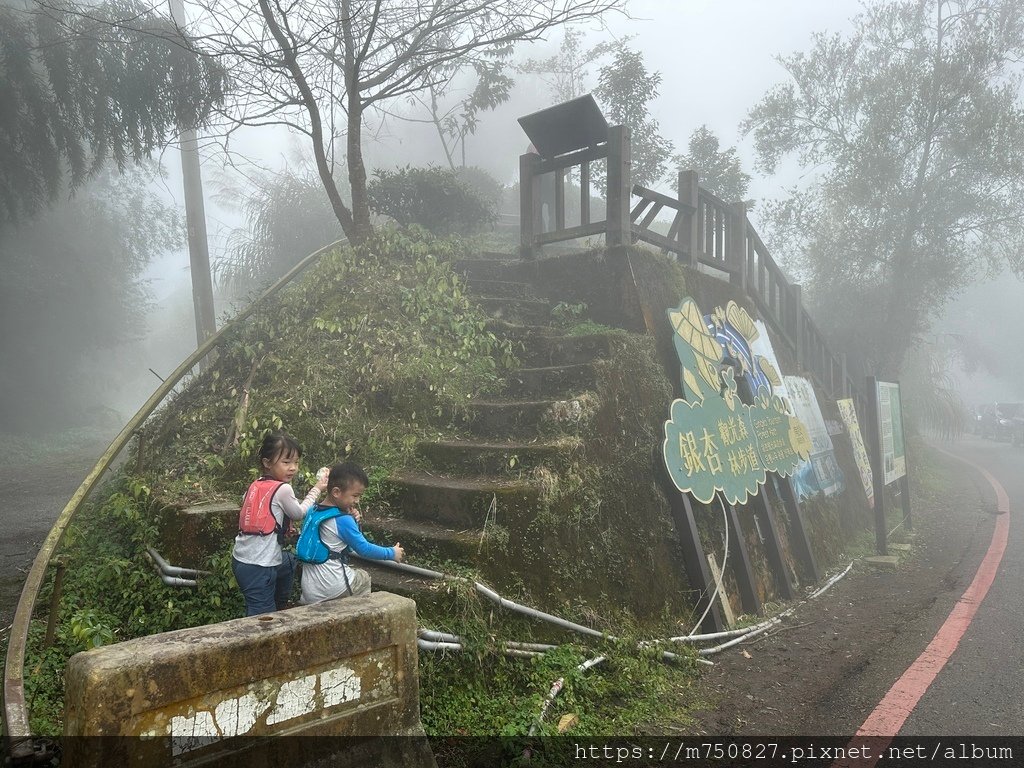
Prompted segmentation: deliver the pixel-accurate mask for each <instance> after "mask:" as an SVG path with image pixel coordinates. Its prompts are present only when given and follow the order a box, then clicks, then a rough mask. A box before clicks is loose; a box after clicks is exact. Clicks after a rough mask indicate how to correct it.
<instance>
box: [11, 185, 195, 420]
mask: <svg viewBox="0 0 1024 768" xmlns="http://www.w3.org/2000/svg"><path fill="white" fill-rule="evenodd" d="M155 178H156V172H155V171H154V170H153V169H152V168H151V167H148V166H135V167H133V168H131V169H127V170H126V172H125V174H124V175H118V174H116V173H113V172H110V171H100V172H99V174H98V175H97V176H96V177H95V178H94V179H93V180H92V181H90V182H88V183H86V185H85V187H84V188H83V189H82V190H81V192H80V194H78V195H76V196H75V197H74V198H72V199H70V200H68V201H66V202H64V203H62V204H59V205H57V206H54V207H53V208H51V209H49V210H47V211H45V212H43V213H41V214H39V215H38V216H37V217H36V218H35V219H33V220H32V221H31V222H25V223H22V224H19V225H16V226H10V227H6V228H4V229H2V230H0V264H2V265H3V270H4V278H3V281H2V282H0V305H2V306H3V308H4V326H5V332H4V333H3V334H2V335H0V357H2V358H3V359H4V360H5V361H6V364H5V365H4V366H3V368H2V369H0V402H3V410H2V414H0V429H6V430H12V431H19V430H28V429H33V430H36V431H39V430H43V429H47V428H53V429H56V428H67V427H69V426H72V425H75V424H80V423H86V422H88V421H89V419H90V415H89V413H88V412H87V408H88V404H89V403H95V402H97V401H100V400H103V401H106V402H109V398H110V393H111V392H113V391H116V389H117V375H116V373H115V372H114V371H110V370H106V369H104V368H103V367H102V366H99V365H96V364H95V363H94V361H93V357H94V355H95V354H96V352H98V351H101V350H111V349H114V348H116V347H117V346H118V345H120V344H123V343H124V342H126V341H128V340H130V339H132V338H133V337H138V336H140V335H141V334H142V333H143V331H144V316H143V313H144V311H145V308H146V303H147V298H148V297H147V291H146V289H145V286H144V285H142V284H140V282H139V278H140V275H141V274H142V271H143V270H144V268H145V266H146V264H147V263H148V262H149V261H150V259H151V258H152V257H153V256H155V255H156V254H158V253H161V252H163V251H167V250H170V249H173V248H176V247H179V246H180V245H181V239H182V234H183V230H184V227H183V225H182V223H181V221H180V218H179V217H178V215H177V213H176V211H175V210H174V209H172V208H170V207H168V206H167V205H165V204H164V203H163V202H162V201H161V200H160V199H159V198H157V197H156V196H154V195H153V194H152V193H151V192H150V191H149V184H150V183H151V182H152V181H154V180H155ZM101 395H102V397H101Z"/></svg>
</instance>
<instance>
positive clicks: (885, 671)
mask: <svg viewBox="0 0 1024 768" xmlns="http://www.w3.org/2000/svg"><path fill="white" fill-rule="evenodd" d="M935 456H936V461H938V462H939V463H940V465H941V470H942V471H943V472H944V473H947V477H949V478H951V479H952V486H953V488H952V490H948V491H947V492H945V493H941V494H938V493H936V492H935V491H929V490H927V489H925V490H923V491H921V492H919V493H918V494H917V496H916V497H914V496H912V499H913V504H914V510H915V512H914V525H915V531H914V535H913V538H912V539H911V541H912V549H911V552H910V554H909V556H906V557H904V559H903V561H902V562H901V563H900V565H899V568H898V569H897V570H896V571H880V570H875V569H873V568H870V567H868V566H865V565H864V564H863V563H860V562H858V563H856V564H855V565H854V568H853V570H852V571H851V572H850V573H849V574H848V575H847V576H846V577H845V578H843V579H842V580H841V581H839V582H838V583H837V584H836V585H834V586H833V587H832V588H831V589H830V590H828V591H827V592H825V593H824V594H823V595H822V596H820V597H819V598H817V599H815V600H811V601H808V602H806V603H804V604H803V605H802V606H800V607H799V608H798V609H797V610H796V612H795V614H794V615H792V616H790V617H789V618H788V619H787V620H786V621H785V622H784V623H783V624H782V625H781V626H780V628H778V629H776V630H772V631H770V632H769V633H767V634H766V635H763V636H761V637H759V638H755V639H753V640H751V641H750V642H749V643H746V644H741V645H739V646H737V647H734V648H732V649H729V650H727V651H725V652H723V653H721V654H718V655H716V656H712V657H711V658H712V660H713V661H715V666H714V667H713V668H711V669H710V670H709V671H708V672H707V673H706V674H705V676H704V685H705V686H707V689H708V693H709V694H710V695H711V697H712V701H713V704H712V706H711V707H710V708H709V709H707V710H705V711H702V712H699V713H697V718H698V721H697V724H696V725H695V726H694V727H693V732H694V733H696V734H707V735H757V734H771V735H773V736H786V735H806V734H821V735H850V734H852V733H854V732H855V731H856V729H857V728H858V727H859V726H860V724H861V722H862V715H863V713H864V712H866V711H870V710H871V708H872V707H873V706H874V705H875V703H877V701H878V700H879V698H880V697H881V696H882V695H884V693H885V691H886V690H887V689H888V686H889V685H890V684H891V682H892V680H894V679H895V678H896V677H898V676H899V674H900V673H901V672H902V671H903V669H905V668H906V665H907V664H908V663H909V662H910V661H912V660H913V658H915V657H916V655H917V654H918V653H920V651H921V650H922V649H923V647H924V644H925V643H926V642H927V640H928V639H930V637H931V635H930V634H929V629H928V628H929V626H930V625H931V624H932V623H935V622H941V620H942V618H944V617H945V616H946V615H947V614H948V613H949V610H950V608H951V607H952V605H953V604H954V603H955V601H956V600H957V599H958V598H959V597H960V595H961V594H962V593H963V590H964V588H965V586H966V584H967V583H969V581H970V579H971V578H972V577H973V575H974V572H975V569H976V568H977V566H978V563H979V562H980V560H981V558H982V556H983V554H984V552H985V549H986V547H987V546H988V543H989V540H990V538H991V534H992V529H993V526H994V519H995V518H994V512H995V509H994V502H993V501H992V500H991V499H990V498H989V497H990V496H991V492H987V493H986V492H985V490H984V489H982V488H980V487H979V486H978V485H977V480H976V477H975V476H974V473H973V472H972V471H971V470H970V469H968V468H967V467H965V466H964V465H962V464H960V463H958V462H955V461H953V460H952V459H947V458H945V457H942V456H939V455H937V454H936V455H935ZM901 665H902V666H901Z"/></svg>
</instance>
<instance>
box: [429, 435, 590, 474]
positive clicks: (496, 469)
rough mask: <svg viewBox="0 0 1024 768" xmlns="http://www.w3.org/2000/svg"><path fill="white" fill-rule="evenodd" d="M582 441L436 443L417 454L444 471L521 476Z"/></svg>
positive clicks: (563, 454)
mask: <svg viewBox="0 0 1024 768" xmlns="http://www.w3.org/2000/svg"><path fill="white" fill-rule="evenodd" d="M578 447H579V441H577V440H569V439H564V438H563V439H560V440H547V441H536V442H528V441H525V440H519V441H516V440H502V441H495V440H435V441H424V442H421V443H419V445H417V451H418V452H419V454H420V455H421V456H423V457H424V458H425V459H426V460H427V461H429V462H430V464H431V466H432V467H434V468H435V469H438V470H441V471H453V472H458V471H464V472H470V473H478V474H486V475H507V474H515V475H518V474H520V473H521V472H523V471H524V470H530V469H533V468H534V467H538V466H542V465H544V464H545V463H548V462H551V461H552V460H554V459H556V458H558V457H560V456H566V455H569V454H571V453H572V452H573V451H574V450H576V448H578Z"/></svg>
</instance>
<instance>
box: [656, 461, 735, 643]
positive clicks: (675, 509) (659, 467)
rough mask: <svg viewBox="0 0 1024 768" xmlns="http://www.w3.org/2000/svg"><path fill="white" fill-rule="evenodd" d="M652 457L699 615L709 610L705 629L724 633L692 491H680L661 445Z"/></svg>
mask: <svg viewBox="0 0 1024 768" xmlns="http://www.w3.org/2000/svg"><path fill="white" fill-rule="evenodd" d="M651 458H652V459H653V460H654V467H655V469H654V472H655V478H656V480H657V482H658V485H659V486H660V487H661V488H662V490H663V491H664V493H665V498H666V499H668V503H669V508H670V509H671V510H672V521H673V522H674V523H675V528H676V535H677V536H678V537H679V544H680V546H681V547H682V550H683V565H684V566H685V568H686V578H687V580H688V581H689V582H690V589H692V590H694V591H695V592H697V594H698V595H699V597H698V599H697V601H696V605H695V606H694V610H695V611H696V612H697V615H698V616H699V615H700V614H702V613H704V609H705V608H708V604H709V603H710V604H711V607H710V608H709V609H708V612H707V615H706V616H705V617H704V621H703V622H702V623H701V629H702V630H703V631H704V632H723V631H725V630H726V629H728V627H727V626H726V624H725V620H724V619H723V618H722V611H721V609H719V607H718V604H717V603H715V602H714V601H712V600H711V595H712V594H713V593H714V590H715V582H714V579H713V578H712V577H711V572H710V568H709V567H708V559H707V557H705V555H704V547H703V546H702V545H701V543H700V533H699V532H698V531H697V521H696V519H695V518H694V515H693V505H692V504H691V503H690V497H689V495H688V494H685V493H680V492H679V489H678V488H676V486H675V484H674V483H673V482H672V478H671V477H670V476H669V474H668V469H666V467H665V459H664V457H663V456H662V455H661V446H660V445H657V446H655V447H654V449H653V452H652V455H651Z"/></svg>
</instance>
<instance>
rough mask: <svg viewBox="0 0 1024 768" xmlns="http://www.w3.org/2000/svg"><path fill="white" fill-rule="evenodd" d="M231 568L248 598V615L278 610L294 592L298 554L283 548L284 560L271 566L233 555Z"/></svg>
mask: <svg viewBox="0 0 1024 768" xmlns="http://www.w3.org/2000/svg"><path fill="white" fill-rule="evenodd" d="M231 571H232V573H234V574H235V581H237V582H238V588H239V589H241V590H242V596H243V597H244V598H245V615H246V616H256V615H258V614H261V613H270V612H271V611H279V610H281V609H282V608H284V607H285V605H286V604H287V602H288V598H289V597H290V596H291V594H292V578H293V577H294V575H295V556H294V555H293V554H292V553H291V552H282V553H281V564H280V565H272V566H266V565H252V564H250V563H240V562H238V561H237V560H235V559H234V558H231Z"/></svg>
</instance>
